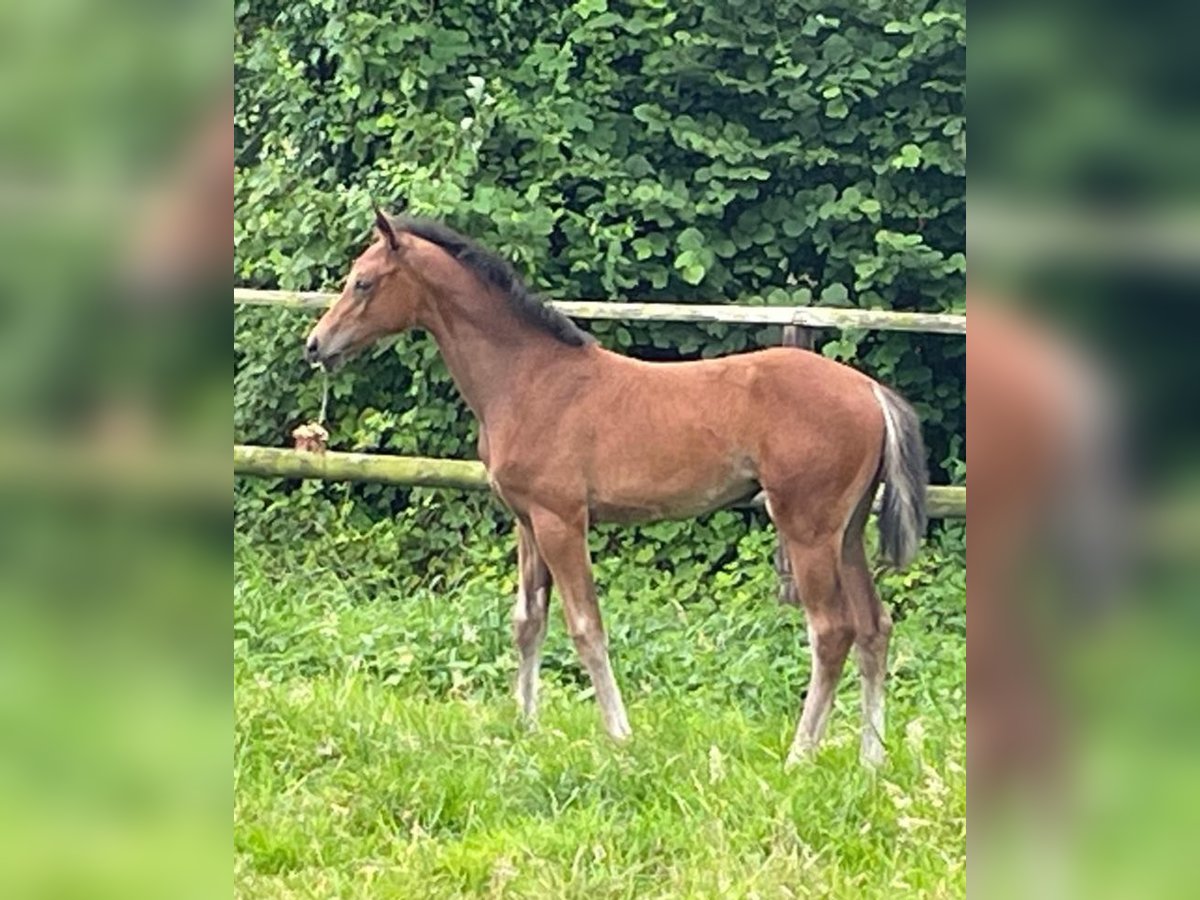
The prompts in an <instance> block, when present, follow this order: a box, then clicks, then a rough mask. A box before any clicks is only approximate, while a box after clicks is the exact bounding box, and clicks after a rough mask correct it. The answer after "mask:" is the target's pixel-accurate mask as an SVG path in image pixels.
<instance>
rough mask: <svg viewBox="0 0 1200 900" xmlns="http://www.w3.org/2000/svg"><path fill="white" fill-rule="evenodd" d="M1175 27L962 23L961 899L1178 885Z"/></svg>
mask: <svg viewBox="0 0 1200 900" xmlns="http://www.w3.org/2000/svg"><path fill="white" fill-rule="evenodd" d="M1189 18H1192V19H1194V18H1195V16H1194V13H1189V12H1188V11H1187V10H1185V9H1173V8H1170V7H1166V6H1162V7H1161V8H1160V12H1159V16H1158V17H1157V18H1155V17H1152V16H1146V15H1142V16H1139V17H1137V19H1136V20H1130V19H1129V17H1128V15H1127V12H1126V11H1124V10H1122V11H1121V12H1120V13H1118V12H1116V10H1115V8H1113V9H1108V10H1107V12H1106V8H1105V7H1100V8H1097V7H1095V6H1094V5H1087V6H1084V5H1083V4H1056V5H1052V6H1050V7H1047V6H1044V5H1039V6H1037V7H1036V8H1035V7H1033V6H1032V5H1027V4H1018V5H1016V6H1009V7H1006V8H1005V10H1004V11H1002V12H993V11H989V12H987V13H980V14H977V15H976V17H975V21H974V23H973V33H972V39H971V54H970V59H971V76H970V77H971V96H972V103H973V105H974V108H973V109H972V111H971V112H972V118H971V124H972V129H973V135H972V146H973V147H974V148H978V150H977V151H976V155H975V157H974V159H973V161H972V166H971V169H970V188H969V195H970V196H969V205H968V216H969V220H968V226H969V228H968V233H969V235H970V248H969V259H970V262H971V267H972V274H971V281H970V285H971V287H970V297H969V308H970V318H971V329H970V338H969V344H968V400H969V410H970V413H969V420H968V421H969V425H968V444H969V446H970V447H971V463H970V488H971V491H970V497H971V499H970V504H971V505H970V509H969V515H970V530H971V544H970V550H969V553H968V565H969V572H970V575H969V581H968V584H969V591H968V619H969V621H970V629H971V630H970V640H969V649H968V722H969V726H968V784H969V797H968V802H969V810H970V823H971V837H970V847H969V854H968V860H969V868H968V885H969V890H970V892H971V893H972V894H973V895H976V896H981V897H983V896H987V897H1011V896H1036V897H1162V896H1191V895H1192V894H1193V893H1194V890H1195V888H1194V882H1195V875H1194V873H1192V872H1191V870H1190V866H1189V865H1188V863H1187V859H1188V857H1187V845H1188V843H1189V842H1190V839H1191V836H1192V835H1194V834H1195V833H1196V830H1197V827H1200V812H1197V809H1198V808H1200V806H1198V804H1197V800H1198V799H1200V758H1197V756H1196V754H1195V747H1196V731H1197V728H1198V727H1200V726H1198V725H1197V723H1198V722H1200V718H1198V717H1197V712H1198V709H1197V707H1198V705H1200V700H1198V698H1197V696H1196V693H1195V690H1194V685H1195V684H1196V680H1197V675H1198V674H1200V673H1198V672H1197V668H1198V667H1197V663H1196V661H1195V660H1196V655H1195V650H1194V647H1193V644H1194V639H1195V636H1196V630H1195V629H1196V625H1197V623H1198V622H1200V607H1198V606H1197V586H1198V579H1197V574H1198V573H1197V560H1198V559H1200V554H1198V553H1197V550H1200V542H1198V540H1197V525H1198V524H1200V473H1198V472H1197V468H1196V457H1195V452H1196V437H1197V424H1198V420H1197V417H1196V415H1195V409H1196V401H1195V397H1194V385H1195V356H1196V355H1195V350H1194V349H1193V347H1192V343H1193V335H1192V326H1193V324H1194V323H1195V322H1196V319H1197V306H1196V299H1197V293H1198V289H1200V202H1198V200H1200V198H1198V196H1197V187H1200V185H1198V184H1197V179H1196V171H1197V170H1196V168H1195V165H1194V162H1195V160H1196V159H1198V158H1200V128H1197V124H1196V123H1197V119H1196V117H1195V115H1194V113H1195V112H1196V109H1195V107H1196V104H1197V94H1196V93H1195V91H1194V90H1193V89H1192V88H1193V87H1194V81H1195V67H1194V65H1193V64H1191V63H1190V62H1189V59H1190V57H1189V51H1188V48H1186V47H1184V46H1183V40H1184V37H1183V36H1184V35H1185V34H1190V33H1194V22H1190V23H1189V22H1188V21H1187V20H1188V19H1189ZM1172 36H1175V38H1176V40H1175V41H1174V42H1173V41H1172ZM1189 113H1191V114H1192V115H1190V116H1189V115H1188V114H1189Z"/></svg>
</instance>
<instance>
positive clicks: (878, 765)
mask: <svg viewBox="0 0 1200 900" xmlns="http://www.w3.org/2000/svg"><path fill="white" fill-rule="evenodd" d="M858 761H859V762H860V763H862V766H863V768H864V769H870V770H871V771H875V770H876V769H882V768H883V766H884V764H885V763H886V762H887V754H886V753H884V752H883V748H882V747H880V748H879V749H878V750H863V751H862V752H861V753H859V754H858Z"/></svg>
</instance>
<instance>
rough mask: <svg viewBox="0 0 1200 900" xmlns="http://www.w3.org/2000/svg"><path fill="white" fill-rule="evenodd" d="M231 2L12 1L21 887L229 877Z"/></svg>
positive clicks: (8, 122) (43, 891) (0, 730)
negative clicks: (227, 5) (220, 4)
mask: <svg viewBox="0 0 1200 900" xmlns="http://www.w3.org/2000/svg"><path fill="white" fill-rule="evenodd" d="M227 17H228V10H227V8H220V7H217V6H214V5H212V4H190V5H183V6H180V5H169V6H164V5H162V4H156V3H138V2H134V3H121V4H112V3H106V4H89V3H81V2H77V0H49V2H46V3H38V4H6V5H5V6H4V8H3V11H0V35H2V37H0V44H3V52H0V135H2V137H0V322H2V323H3V324H2V326H0V417H2V418H3V421H4V427H3V429H0V848H2V849H0V883H2V884H3V885H4V887H3V893H4V894H5V896H7V897H24V896H35V897H120V898H138V897H163V896H171V897H188V896H196V897H211V896H215V895H220V894H222V893H223V892H224V891H227V890H228V885H229V851H228V847H229V843H228V841H229V837H228V836H229V810H230V804H231V788H230V780H229V779H230V776H229V740H230V730H231V722H232V714H231V710H230V687H229V685H230V682H229V661H230V656H229V644H228V638H229V623H230V613H229V568H228V566H229V534H228V527H229V524H228V523H229V513H228V503H229V493H230V483H231V479H230V475H229V470H228V464H227V448H228V443H229V436H230V429H229V412H228V410H229V396H228V389H229V388H228V385H229V377H228V360H229V336H230V314H229V297H228V285H229V274H228V273H229V260H230V253H231V251H230V246H229V235H230V218H231V214H232V201H231V191H232V173H231V168H230V163H231V158H232V122H231V119H232V117H231V111H230V106H229V104H230V99H229V89H228V83H227V79H228V74H227V72H228V69H227V65H228V52H229V51H228V18H227Z"/></svg>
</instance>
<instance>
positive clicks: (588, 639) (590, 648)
mask: <svg viewBox="0 0 1200 900" xmlns="http://www.w3.org/2000/svg"><path fill="white" fill-rule="evenodd" d="M567 630H568V631H569V632H570V635H571V640H572V641H573V642H574V644H575V650H576V651H577V652H578V653H579V658H580V659H581V660H583V662H584V663H585V664H587V665H591V664H592V663H594V662H599V661H601V660H603V659H605V658H607V656H608V639H607V637H606V636H605V634H604V628H603V627H602V626H601V625H600V623H599V622H597V621H596V620H595V619H593V618H591V617H588V616H583V617H578V618H575V617H573V618H572V619H571V621H569V622H568V625H567Z"/></svg>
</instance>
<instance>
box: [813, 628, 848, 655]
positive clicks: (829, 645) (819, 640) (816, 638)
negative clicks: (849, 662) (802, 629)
mask: <svg viewBox="0 0 1200 900" xmlns="http://www.w3.org/2000/svg"><path fill="white" fill-rule="evenodd" d="M854 640H855V631H854V626H853V625H851V624H849V623H842V622H836V623H824V624H822V625H820V626H818V627H815V628H814V629H813V653H814V654H815V655H816V657H817V659H818V660H819V661H820V662H821V663H822V664H823V665H833V666H838V665H841V664H842V662H843V660H845V658H846V654H847V653H849V652H850V647H851V645H852V644H853V643H854Z"/></svg>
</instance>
